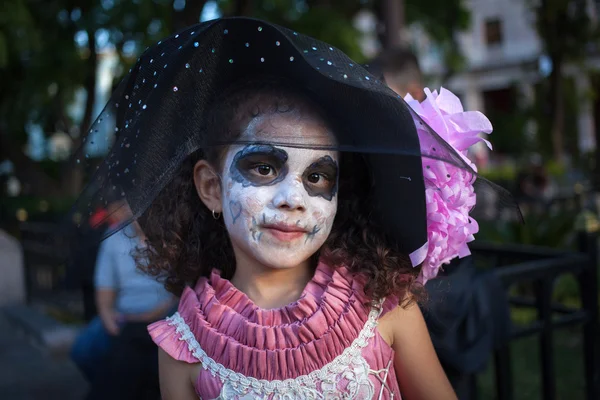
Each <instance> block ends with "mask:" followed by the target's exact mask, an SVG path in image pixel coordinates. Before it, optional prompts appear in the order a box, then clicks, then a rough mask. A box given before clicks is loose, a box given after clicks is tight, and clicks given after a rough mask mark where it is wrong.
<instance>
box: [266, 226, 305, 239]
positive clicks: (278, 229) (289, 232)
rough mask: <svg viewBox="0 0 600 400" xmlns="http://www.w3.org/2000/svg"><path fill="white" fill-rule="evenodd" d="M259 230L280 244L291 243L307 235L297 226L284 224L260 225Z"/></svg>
mask: <svg viewBox="0 0 600 400" xmlns="http://www.w3.org/2000/svg"><path fill="white" fill-rule="evenodd" d="M261 229H262V230H264V231H265V232H268V233H269V234H270V235H271V236H273V237H274V238H275V239H278V240H280V241H282V242H291V241H292V240H296V239H299V238H301V237H302V236H304V235H305V234H307V233H308V231H307V230H306V229H303V228H301V227H299V226H296V225H286V224H267V225H262V226H261Z"/></svg>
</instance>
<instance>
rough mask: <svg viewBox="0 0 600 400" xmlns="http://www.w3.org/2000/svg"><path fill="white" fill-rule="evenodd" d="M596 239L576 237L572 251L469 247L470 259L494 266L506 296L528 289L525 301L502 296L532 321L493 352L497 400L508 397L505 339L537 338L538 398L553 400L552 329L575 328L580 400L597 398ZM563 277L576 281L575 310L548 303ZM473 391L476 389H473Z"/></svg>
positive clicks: (510, 394) (508, 355) (511, 389)
mask: <svg viewBox="0 0 600 400" xmlns="http://www.w3.org/2000/svg"><path fill="white" fill-rule="evenodd" d="M597 240H598V236H597V235H596V234H589V233H586V234H580V237H579V248H580V252H578V253H573V252H566V251H562V250H555V249H547V248H542V247H535V246H519V245H496V244H487V243H477V242H475V243H474V244H473V245H472V246H471V247H472V250H473V253H474V255H475V258H476V259H480V260H481V261H483V263H484V265H485V266H486V267H490V266H491V267H493V268H494V273H495V274H496V276H497V277H498V278H499V279H500V280H501V281H502V283H503V285H504V287H505V290H506V292H507V294H508V293H511V288H513V287H514V286H516V285H523V284H529V285H530V286H531V288H532V294H533V296H531V297H530V296H520V295H509V296H508V298H509V302H510V304H511V305H512V306H515V307H527V308H533V309H535V310H536V311H537V318H536V320H535V321H533V322H531V323H530V324H528V325H526V326H513V328H512V332H511V335H510V340H509V341H508V342H506V343H504V344H503V345H501V346H500V347H499V348H497V349H495V351H494V362H495V381H496V395H497V398H498V399H499V400H510V399H513V398H514V392H515V387H514V384H513V379H512V362H511V353H510V343H511V341H513V340H516V339H520V338H523V337H529V336H534V335H537V337H538V346H539V354H540V359H539V365H540V370H541V375H542V390H541V394H540V398H542V399H549V400H552V399H556V398H557V394H556V386H555V382H556V379H557V377H556V373H555V357H554V355H555V348H554V344H553V339H554V334H555V332H556V330H558V329H562V328H565V327H575V326H582V327H583V353H584V355H583V364H584V365H583V367H584V378H585V385H586V387H585V393H586V399H588V400H597V399H600V391H599V374H600V367H599V361H598V360H599V358H598V357H599V355H598V349H599V340H600V336H599V335H598V270H597V269H598V244H597ZM566 274H571V275H573V276H575V278H576V280H577V283H578V286H579V293H580V297H581V299H580V300H581V307H567V306H565V305H562V304H559V303H557V302H553V300H552V296H553V289H554V284H555V282H556V279H557V278H559V277H561V276H563V275H566ZM473 382H475V379H473ZM474 386H475V385H474ZM474 390H475V391H476V388H475V389H474ZM472 397H476V396H472Z"/></svg>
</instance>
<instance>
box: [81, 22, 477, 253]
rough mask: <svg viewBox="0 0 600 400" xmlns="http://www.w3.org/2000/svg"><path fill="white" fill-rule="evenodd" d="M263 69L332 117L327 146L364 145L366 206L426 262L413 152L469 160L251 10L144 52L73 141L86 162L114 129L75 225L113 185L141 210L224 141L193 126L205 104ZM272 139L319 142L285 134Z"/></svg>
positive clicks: (364, 78)
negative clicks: (426, 145) (426, 144)
mask: <svg viewBox="0 0 600 400" xmlns="http://www.w3.org/2000/svg"><path fill="white" fill-rule="evenodd" d="M262 75H268V76H275V77H281V78H285V79H287V80H289V81H292V82H294V83H295V84H296V85H297V86H299V87H301V88H303V89H304V90H305V91H306V92H307V93H308V94H309V96H310V98H311V99H312V100H313V101H315V102H316V103H318V104H319V105H320V106H321V107H322V108H323V109H324V111H325V112H326V113H327V114H328V117H329V118H331V119H332V120H334V121H335V127H336V131H335V132H334V133H335V135H336V139H337V144H336V145H335V146H334V147H335V149H337V150H340V151H347V152H356V153H362V154H363V156H364V158H365V159H366V164H367V165H368V168H369V170H370V171H369V173H370V176H371V179H372V182H371V184H372V185H371V187H372V191H373V193H371V195H372V196H370V197H371V198H372V204H371V206H372V212H371V217H372V218H373V219H374V220H375V221H376V222H377V223H378V224H379V225H380V226H382V229H384V230H385V231H386V232H387V233H388V234H390V235H392V237H393V238H395V239H396V240H397V242H398V243H399V244H400V246H401V250H402V251H403V252H405V253H406V254H408V255H412V256H413V257H411V259H412V260H413V263H416V264H418V263H420V262H421V261H423V257H424V254H425V253H424V249H425V247H426V244H427V223H426V204H425V185H424V180H423V172H422V168H423V165H422V157H431V158H435V159H437V160H442V161H444V162H448V163H451V164H453V165H454V166H457V167H459V168H464V169H465V170H469V171H471V172H472V173H473V176H474V177H475V176H476V174H475V171H473V170H472V169H471V168H470V166H468V165H467V164H466V163H465V162H464V161H463V159H462V158H461V156H459V155H458V154H457V153H456V152H455V151H454V149H453V148H452V147H450V146H449V145H448V144H447V143H446V142H444V141H443V140H442V139H441V138H439V136H438V135H437V134H436V133H435V132H434V131H433V130H431V129H430V128H428V127H427V126H426V124H425V123H424V122H422V121H420V119H419V118H418V116H416V114H414V113H413V112H412V110H411V109H410V107H409V106H408V105H407V104H406V103H405V102H404V100H402V99H401V98H400V97H399V96H398V95H397V94H396V93H395V92H393V91H392V90H391V89H389V88H388V87H387V86H386V85H385V83H383V82H381V81H380V80H378V79H377V78H376V77H375V76H373V75H371V74H369V73H368V72H367V71H366V70H365V69H363V68H362V67H361V66H360V65H359V64H357V63H355V62H354V61H353V60H351V59H350V58H348V57H347V56H346V55H345V54H344V53H343V52H341V51H340V50H338V49H336V48H334V47H332V46H330V45H328V44H327V43H324V42H321V41H319V40H316V39H312V38H310V37H308V36H304V35H302V34H300V33H297V32H293V31H291V30H288V29H286V28H283V27H280V26H277V25H273V24H270V23H267V22H264V21H259V20H255V19H250V18H225V19H218V20H213V21H209V22H205V23H201V24H198V25H195V26H192V27H190V28H188V29H186V30H184V31H182V32H179V33H178V34H176V35H173V36H171V37H169V38H167V39H165V40H163V41H161V42H159V43H158V44H156V45H155V46H153V47H151V48H149V49H147V50H146V51H145V52H144V53H143V55H142V56H141V57H140V58H139V60H138V62H137V63H136V65H135V66H134V67H133V68H132V69H131V71H130V73H129V74H128V75H127V76H126V77H125V79H124V80H123V82H122V83H121V84H120V85H119V87H118V89H117V90H116V91H115V93H114V94H113V96H112V97H111V99H110V101H109V103H108V104H107V105H106V108H105V109H104V111H103V112H102V114H101V115H100V116H99V117H98V119H97V120H96V122H95V123H94V124H93V125H92V127H91V129H90V131H89V134H88V136H87V137H86V139H85V140H84V144H83V146H82V148H81V149H80V152H79V155H78V162H85V160H87V159H88V158H89V154H90V152H92V151H93V150H94V149H95V148H97V147H98V146H99V143H100V140H101V139H100V137H103V136H105V135H106V133H108V132H113V131H114V132H115V135H116V140H115V142H114V144H113V145H112V147H111V149H110V152H109V154H108V155H107V156H106V159H105V161H104V162H103V163H102V164H101V166H100V167H99V168H98V170H97V171H96V173H95V175H94V177H93V178H92V180H91V182H90V183H89V185H88V186H87V187H86V189H85V190H84V191H83V193H82V194H81V197H80V199H79V200H78V201H77V203H76V204H75V206H74V207H73V210H72V212H73V213H77V214H79V215H81V216H82V217H83V219H82V220H81V221H80V225H85V224H86V221H87V217H88V215H91V214H90V213H91V212H93V211H94V210H95V209H96V208H97V207H98V206H105V205H107V202H108V200H107V199H109V198H114V197H115V196H117V197H122V198H124V199H126V203H127V205H128V207H129V208H130V209H131V219H132V220H133V219H135V218H137V217H139V216H140V215H141V214H142V213H143V212H144V211H145V210H146V209H147V207H148V206H149V205H150V204H151V203H152V201H153V199H154V198H155V197H156V196H157V195H158V193H159V192H160V191H161V190H162V189H163V188H164V187H165V185H166V184H167V183H168V182H169V181H170V180H171V179H172V178H173V176H174V175H175V174H176V172H177V170H178V168H179V166H180V165H181V162H182V161H183V160H184V159H185V158H186V157H187V156H188V155H190V154H191V153H193V152H195V151H196V150H198V149H200V148H205V147H208V146H214V145H223V144H231V143H225V142H222V141H220V140H222V139H221V138H219V137H214V135H211V132H207V131H206V130H204V129H202V127H203V126H205V125H206V122H205V119H206V117H207V109H208V107H209V106H210V104H211V103H212V102H214V100H215V98H216V97H217V96H218V95H219V94H221V93H223V92H224V91H225V90H227V89H228V88H229V87H230V85H231V84H232V83H234V82H239V81H240V80H242V79H246V78H248V79H250V78H253V77H256V76H262ZM415 123H418V124H420V125H421V127H420V129H421V130H422V131H423V130H425V131H427V132H428V134H429V135H430V136H431V138H430V139H431V140H432V141H433V142H435V143H437V144H436V145H435V146H433V147H432V148H433V152H432V151H429V152H425V153H422V150H421V147H420V142H419V137H418V136H417V130H416V128H415ZM273 141H274V142H276V143H279V144H281V145H293V146H301V147H306V148H318V147H319V146H318V145H317V144H315V143H307V142H299V141H298V140H294V138H289V137H287V138H284V137H282V138H281V139H279V138H275V139H274V140H273ZM118 228H119V227H118ZM118 228H117V229H118ZM110 233H111V232H110V231H109V232H107V234H110Z"/></svg>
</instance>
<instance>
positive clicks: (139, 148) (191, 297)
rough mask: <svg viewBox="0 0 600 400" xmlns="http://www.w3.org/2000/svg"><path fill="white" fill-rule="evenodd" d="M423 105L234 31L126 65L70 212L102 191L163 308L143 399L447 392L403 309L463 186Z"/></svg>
mask: <svg viewBox="0 0 600 400" xmlns="http://www.w3.org/2000/svg"><path fill="white" fill-rule="evenodd" d="M429 94H430V97H431V102H429V103H423V104H422V105H419V104H418V103H416V104H413V107H415V110H416V113H413V112H412V111H411V109H410V108H409V107H408V106H407V104H406V103H405V102H404V101H402V100H401V99H399V98H398V97H397V96H396V95H394V93H393V92H392V91H391V90H390V89H389V88H387V87H386V86H385V85H384V84H382V83H381V82H378V81H376V79H375V78H374V77H372V76H370V75H369V74H368V73H367V72H366V71H364V70H363V69H362V68H360V67H359V66H358V65H356V64H354V62H353V61H352V60H350V59H348V58H347V57H346V56H345V55H344V54H343V53H341V52H340V51H339V50H336V49H334V48H332V47H330V46H329V45H327V44H325V43H322V42H318V41H316V40H314V39H311V38H307V37H305V36H302V35H299V34H298V33H296V32H291V31H288V30H286V29H284V28H280V27H277V26H274V25H270V24H267V23H265V22H262V21H257V20H252V19H244V18H234V19H224V20H217V21H211V22H208V23H204V24H201V25H198V26H196V27H192V28H189V29H188V30H186V31H184V32H182V33H180V34H178V35H175V36H173V37H171V38H169V39H168V40H166V41H164V42H162V43H160V42H159V44H158V45H157V46H155V47H153V48H151V49H149V50H148V51H147V52H146V53H145V54H144V55H143V56H142V57H141V58H140V60H139V62H138V64H137V65H136V67H135V68H134V69H133V70H132V72H131V75H130V76H129V78H128V79H126V80H125V83H124V84H123V86H122V87H121V88H120V89H119V90H118V91H117V93H116V94H115V96H114V98H113V100H112V102H111V104H109V107H107V110H108V111H105V113H106V112H110V113H111V114H113V113H115V114H116V115H117V118H116V127H115V130H117V131H118V132H119V137H118V140H117V142H116V143H115V144H114V146H113V148H112V151H111V154H110V155H109V156H108V157H107V161H106V163H105V165H104V166H103V168H101V169H100V170H99V171H98V172H97V178H96V181H95V182H96V184H95V185H93V186H92V187H91V188H88V191H87V192H86V193H84V199H85V200H82V201H81V202H80V203H79V204H85V203H87V206H88V207H94V205H95V204H96V203H98V202H101V201H102V198H103V195H102V194H103V193H104V192H106V191H110V190H112V191H115V190H116V191H117V192H119V191H121V193H122V196H123V197H124V198H125V199H126V200H127V203H128V209H131V212H132V215H131V219H134V218H137V220H138V222H139V223H140V225H141V227H142V229H143V231H144V233H145V236H146V238H147V244H148V246H147V247H146V250H143V251H141V253H142V254H140V256H141V258H143V259H148V260H149V263H147V264H146V263H144V264H143V265H141V267H142V268H145V269H146V270H147V271H148V272H150V273H152V274H154V275H157V276H160V277H161V278H162V279H164V281H165V286H166V287H167V289H168V290H169V291H171V292H172V293H174V294H176V295H177V296H180V303H179V310H178V312H177V313H176V314H174V315H173V316H172V317H170V318H167V319H166V320H164V321H159V322H157V323H154V324H152V325H150V327H149V331H150V335H151V336H152V338H153V340H154V341H155V343H156V344H157V345H158V347H159V348H160V350H159V367H160V384H161V391H162V395H163V399H165V400H169V399H194V398H198V397H199V398H202V399H217V398H218V399H255V398H260V399H283V398H285V399H330V398H344V399H372V398H373V399H392V398H394V399H398V398H400V396H402V397H403V398H406V399H436V400H437V399H454V398H455V395H454V393H453V390H452V388H451V386H450V385H449V383H448V380H447V379H446V376H445V375H444V372H443V370H442V368H441V367H440V364H439V362H438V359H437V357H436V354H435V352H434V350H433V347H432V345H431V341H430V339H429V335H428V332H427V328H426V326H425V324H424V321H423V317H422V315H421V312H420V310H419V307H418V306H417V301H418V300H420V299H421V298H422V295H421V289H422V284H423V283H424V281H425V280H426V279H429V278H431V277H433V276H435V273H436V271H437V268H439V267H440V265H441V264H442V263H445V262H447V261H448V260H449V259H451V258H453V257H455V256H457V255H464V254H466V253H467V251H468V250H466V242H467V241H469V240H472V234H473V233H474V232H476V227H475V224H474V223H473V222H474V221H472V220H471V219H469V217H468V211H469V210H470V209H471V208H472V207H473V205H474V194H473V187H472V183H473V180H474V177H475V172H474V170H473V169H471V168H470V165H469V163H468V161H467V160H466V159H465V158H464V155H463V154H462V153H460V152H457V151H456V150H455V149H454V148H452V147H451V146H450V145H449V143H450V142H452V140H451V139H454V135H455V134H457V130H460V129H457V127H458V126H459V125H460V123H459V121H458V120H456V121H454V124H451V123H445V122H444V121H445V120H444V118H446V114H447V113H445V111H444V110H442V109H441V108H439V107H438V108H437V112H438V114H439V115H438V114H436V116H434V117H432V118H431V119H430V120H429V121H428V122H430V123H431V124H433V125H436V124H437V125H438V126H442V127H446V128H448V127H454V128H455V129H446V128H443V129H441V128H440V130H441V131H443V132H441V133H440V130H438V133H440V135H442V136H441V137H440V136H438V135H437V134H436V133H435V132H433V130H431V128H429V126H428V125H427V124H426V123H425V122H424V121H423V120H421V118H420V117H419V116H418V115H417V114H419V115H421V116H423V117H427V115H428V107H434V108H435V107H437V106H436V105H435V104H436V103H435V101H436V96H437V94H431V93H429ZM444 96H445V97H444ZM440 97H443V98H444V99H451V101H454V99H455V98H454V97H449V95H448V93H447V92H442V93H441V94H440ZM409 100H410V99H409ZM456 101H458V100H457V99H456ZM458 105H459V106H460V102H458ZM448 109H449V110H451V111H452V110H453V111H454V112H458V111H462V109H460V110H457V107H456V104H455V103H452V104H451V106H450V107H449V108H448ZM437 116H439V117H440V118H442V119H441V120H438V119H436V118H437ZM102 118H103V116H101V117H100V118H99V120H100V122H99V123H106V119H105V122H101V121H102ZM426 119H427V118H426ZM463 120H464V118H463ZM440 121H441V122H440ZM486 121H487V120H486ZM462 122H464V121H462ZM479 122H481V121H480V120H478V121H477V123H476V124H475V125H477V126H478V127H479V128H481V127H482V126H483V125H482V124H481V123H479ZM440 124H442V125H440ZM463 125H464V124H463ZM469 126H470V125H469ZM444 129H445V131H444ZM474 129H475V128H474ZM483 129H485V127H483ZM471 131H473V129H471ZM465 132H466V130H465V129H463V131H462V132H460V133H465ZM469 132H470V131H469ZM469 132H467V136H468V133H469ZM472 136H475V137H476V134H475V135H471V136H468V137H467V138H466V139H465V140H463V142H468V143H466V147H468V146H470V144H472V143H474V142H476V141H477V140H478V139H474V138H473V137H472ZM444 139H446V140H444ZM461 140H462V139H461ZM461 143H462V142H461ZM463 144H465V143H463ZM463 147H465V146H463ZM459 150H463V149H462V148H461V149H459ZM424 176H425V178H424ZM87 200H90V201H89V202H87ZM433 226H435V229H432V228H431V227H433ZM449 237H451V239H449Z"/></svg>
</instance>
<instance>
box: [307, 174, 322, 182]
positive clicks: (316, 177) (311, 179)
mask: <svg viewBox="0 0 600 400" xmlns="http://www.w3.org/2000/svg"><path fill="white" fill-rule="evenodd" d="M321 178H322V176H321V174H316V173H313V174H310V175H309V176H308V178H307V180H308V181H309V182H310V183H319V181H320V180H321Z"/></svg>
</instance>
